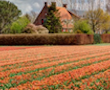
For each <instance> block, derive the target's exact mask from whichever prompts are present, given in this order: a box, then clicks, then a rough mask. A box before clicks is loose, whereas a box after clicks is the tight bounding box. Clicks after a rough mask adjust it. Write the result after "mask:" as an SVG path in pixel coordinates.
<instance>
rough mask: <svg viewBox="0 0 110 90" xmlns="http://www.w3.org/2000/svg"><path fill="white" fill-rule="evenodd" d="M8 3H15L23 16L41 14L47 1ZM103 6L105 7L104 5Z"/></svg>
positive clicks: (32, 0)
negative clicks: (32, 12)
mask: <svg viewBox="0 0 110 90" xmlns="http://www.w3.org/2000/svg"><path fill="white" fill-rule="evenodd" d="M7 1H10V2H13V3H14V4H15V5H16V6H18V8H19V9H20V10H21V11H22V14H25V13H29V12H30V11H35V12H36V13H39V12H40V11H41V10H42V8H43V6H44V2H45V1H47V0H7ZM48 1H49V0H48ZM50 1H55V0H50ZM56 1H57V2H59V1H60V0H56ZM63 1H64V2H65V3H67V2H68V1H69V0H63ZM72 1H74V0H72ZM76 1H80V0H76ZM85 1H89V0H85ZM96 1H98V0H96ZM102 1H106V0H102ZM78 3H79V2H78ZM102 5H104V3H102ZM78 6H80V8H81V9H82V7H81V5H80V3H79V5H78ZM86 6H87V5H86V4H85V7H84V5H83V7H84V8H86ZM77 8H79V7H77Z"/></svg>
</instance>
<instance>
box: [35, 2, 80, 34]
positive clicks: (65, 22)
mask: <svg viewBox="0 0 110 90" xmlns="http://www.w3.org/2000/svg"><path fill="white" fill-rule="evenodd" d="M52 4H55V6H56V2H52ZM48 7H49V6H48V4H47V2H45V4H44V7H43V9H42V10H41V12H40V14H39V15H38V17H37V18H36V20H35V22H34V24H35V25H43V23H44V22H45V20H46V16H47V13H48ZM56 8H57V9H58V10H59V13H60V21H61V24H62V29H63V30H62V32H72V29H73V27H74V25H73V22H74V19H80V17H79V16H77V15H76V14H74V13H73V12H71V11H69V10H67V4H63V7H57V6H56Z"/></svg>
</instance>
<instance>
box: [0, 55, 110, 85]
mask: <svg viewBox="0 0 110 90" xmlns="http://www.w3.org/2000/svg"><path fill="white" fill-rule="evenodd" d="M101 59H102V60H101ZM104 59H105V60H104ZM107 60H110V56H108V57H107V56H105V57H103V58H96V59H90V60H86V61H80V62H74V63H71V64H66V65H60V66H57V67H52V68H49V69H46V70H41V71H36V72H30V73H27V74H22V75H18V76H13V77H11V82H10V83H11V84H16V85H19V83H21V82H22V83H25V82H24V81H33V80H38V79H40V80H41V79H43V78H46V77H49V76H52V75H56V74H60V73H63V72H66V71H71V70H73V69H78V68H82V67H84V66H88V65H91V64H94V63H100V62H104V61H107ZM59 68H60V69H59ZM23 77H24V78H23ZM9 81H10V78H9V77H7V78H4V79H3V80H1V82H2V83H9Z"/></svg>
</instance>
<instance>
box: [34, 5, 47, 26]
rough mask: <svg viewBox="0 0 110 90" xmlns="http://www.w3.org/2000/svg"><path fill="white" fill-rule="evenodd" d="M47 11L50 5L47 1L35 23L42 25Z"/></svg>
mask: <svg viewBox="0 0 110 90" xmlns="http://www.w3.org/2000/svg"><path fill="white" fill-rule="evenodd" d="M47 13H48V6H47V3H45V6H44V8H43V9H42V11H41V12H40V14H39V16H38V17H37V19H36V20H35V22H34V24H35V25H42V19H45V18H46V15H47Z"/></svg>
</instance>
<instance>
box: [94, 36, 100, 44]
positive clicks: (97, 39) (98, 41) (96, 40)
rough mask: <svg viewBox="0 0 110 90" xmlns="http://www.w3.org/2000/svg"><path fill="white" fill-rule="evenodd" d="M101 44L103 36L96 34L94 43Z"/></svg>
mask: <svg viewBox="0 0 110 90" xmlns="http://www.w3.org/2000/svg"><path fill="white" fill-rule="evenodd" d="M101 42H102V40H101V36H100V35H99V34H94V43H95V44H98V43H101Z"/></svg>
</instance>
